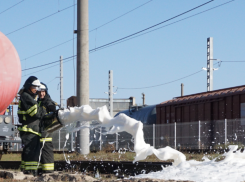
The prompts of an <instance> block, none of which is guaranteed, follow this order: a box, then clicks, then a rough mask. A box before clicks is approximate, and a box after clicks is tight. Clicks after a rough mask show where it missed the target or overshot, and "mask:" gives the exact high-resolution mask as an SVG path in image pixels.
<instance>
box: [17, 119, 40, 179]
mask: <svg viewBox="0 0 245 182" xmlns="http://www.w3.org/2000/svg"><path fill="white" fill-rule="evenodd" d="M37 124H39V120H37V121H34V122H33V123H31V124H28V125H24V126H23V127H19V128H18V129H19V131H20V137H21V140H22V147H23V151H22V155H21V157H22V161H21V170H22V171H24V173H25V174H33V175H37V169H38V161H39V154H40V135H41V134H40V133H39V132H38V130H39V126H38V125H37Z"/></svg>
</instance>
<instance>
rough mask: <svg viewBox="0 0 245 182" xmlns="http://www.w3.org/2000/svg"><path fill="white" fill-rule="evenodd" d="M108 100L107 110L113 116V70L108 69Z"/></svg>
mask: <svg viewBox="0 0 245 182" xmlns="http://www.w3.org/2000/svg"><path fill="white" fill-rule="evenodd" d="M108 89H109V90H108V96H109V98H108V102H109V108H108V109H109V112H110V115H111V117H112V118H113V117H114V113H113V95H114V92H113V71H112V70H109V85H108ZM116 150H118V134H117V133H116Z"/></svg>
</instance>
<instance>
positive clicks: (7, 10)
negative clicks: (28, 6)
mask: <svg viewBox="0 0 245 182" xmlns="http://www.w3.org/2000/svg"><path fill="white" fill-rule="evenodd" d="M23 1H24V0H22V1H20V2H18V3H16V4H14V5H13V6H11V7H9V8H7V9H5V10H3V11H2V12H0V15H1V14H2V13H4V12H6V11H8V10H10V9H11V8H13V7H15V6H17V5H18V4H20V3H22V2H23Z"/></svg>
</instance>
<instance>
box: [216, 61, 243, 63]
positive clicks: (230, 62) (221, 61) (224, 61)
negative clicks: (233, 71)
mask: <svg viewBox="0 0 245 182" xmlns="http://www.w3.org/2000/svg"><path fill="white" fill-rule="evenodd" d="M220 62H230V63H240V62H245V61H220Z"/></svg>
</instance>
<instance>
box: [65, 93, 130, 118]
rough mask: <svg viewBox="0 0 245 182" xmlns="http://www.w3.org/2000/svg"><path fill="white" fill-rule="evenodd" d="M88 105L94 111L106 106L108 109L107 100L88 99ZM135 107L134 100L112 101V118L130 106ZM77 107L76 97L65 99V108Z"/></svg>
mask: <svg viewBox="0 0 245 182" xmlns="http://www.w3.org/2000/svg"><path fill="white" fill-rule="evenodd" d="M89 105H90V106H91V107H92V108H93V109H96V108H97V107H102V106H104V105H106V107H107V109H108V107H109V103H108V99H102V98H100V99H89ZM134 105H135V98H134V97H130V98H128V99H113V114H114V116H115V115H116V114H117V113H118V112H121V111H124V110H127V109H129V108H130V107H131V106H134ZM74 106H77V97H76V96H71V97H69V98H68V99H67V107H74Z"/></svg>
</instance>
